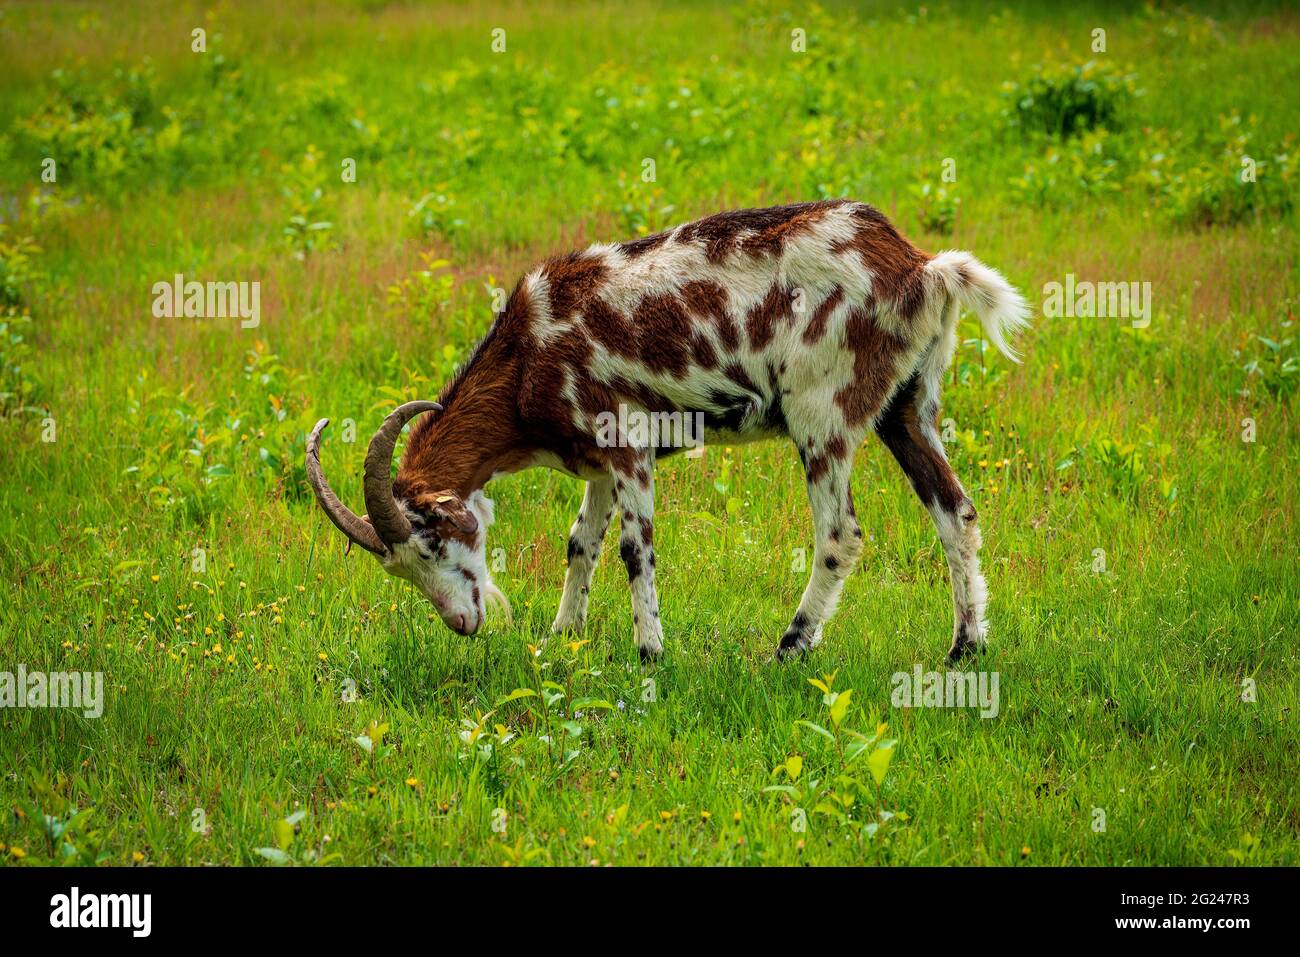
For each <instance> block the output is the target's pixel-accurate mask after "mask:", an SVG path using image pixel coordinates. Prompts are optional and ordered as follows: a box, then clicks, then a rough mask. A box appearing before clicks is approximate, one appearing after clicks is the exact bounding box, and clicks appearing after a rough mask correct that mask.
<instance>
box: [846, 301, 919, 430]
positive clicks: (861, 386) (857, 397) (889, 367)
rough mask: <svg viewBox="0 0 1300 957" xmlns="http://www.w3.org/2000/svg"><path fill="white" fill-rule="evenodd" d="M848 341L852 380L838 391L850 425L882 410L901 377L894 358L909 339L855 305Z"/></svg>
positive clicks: (848, 320) (850, 315)
mask: <svg viewBox="0 0 1300 957" xmlns="http://www.w3.org/2000/svg"><path fill="white" fill-rule="evenodd" d="M844 341H845V345H846V346H848V348H849V349H851V350H852V351H853V381H852V382H851V383H850V384H849V385H847V386H845V387H844V388H843V389H841V390H840V391H839V392H837V393H836V394H835V404H836V405H838V406H839V407H840V409H841V410H842V411H843V412H844V421H845V423H846V424H848V425H849V426H857V425H861V424H862V423H863V422H866V421H867V420H868V419H869V418H871V416H873V415H875V414H876V412H877V411H879V409H880V407H881V405H883V404H884V401H885V399H887V398H888V397H889V393H890V390H891V389H892V388H893V386H894V383H895V381H896V380H897V378H898V371H897V369H896V362H895V360H896V359H897V357H898V356H899V355H900V354H901V353H903V352H904V351H905V350H906V349H907V345H908V344H907V342H906V341H904V340H902V339H900V338H898V337H897V336H895V335H893V334H892V333H890V332H889V331H887V330H886V329H883V328H881V326H880V324H879V323H878V322H876V318H875V316H874V315H873V314H872V313H871V312H870V311H869V310H867V309H865V308H860V309H854V310H853V311H852V312H851V313H849V316H848V319H847V320H846V321H845V324H844Z"/></svg>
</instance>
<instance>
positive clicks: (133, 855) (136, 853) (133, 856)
mask: <svg viewBox="0 0 1300 957" xmlns="http://www.w3.org/2000/svg"><path fill="white" fill-rule="evenodd" d="M131 860H133V861H135V862H136V863H137V864H139V863H140V862H141V861H143V860H144V855H143V854H141V853H140V852H139V851H132V852H131Z"/></svg>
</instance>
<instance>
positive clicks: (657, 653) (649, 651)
mask: <svg viewBox="0 0 1300 957" xmlns="http://www.w3.org/2000/svg"><path fill="white" fill-rule="evenodd" d="M636 653H637V654H638V655H640V656H641V664H643V665H651V664H654V663H655V662H656V661H658V660H659V658H660V657H661V656H662V655H663V653H664V650H663V649H662V648H643V647H641V646H640V645H638V646H637V649H636Z"/></svg>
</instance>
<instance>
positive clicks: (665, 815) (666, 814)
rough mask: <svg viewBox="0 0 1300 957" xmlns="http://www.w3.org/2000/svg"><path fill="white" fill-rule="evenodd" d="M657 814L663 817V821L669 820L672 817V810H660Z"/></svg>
mask: <svg viewBox="0 0 1300 957" xmlns="http://www.w3.org/2000/svg"><path fill="white" fill-rule="evenodd" d="M659 816H660V817H661V818H663V819H664V820H665V821H671V820H672V819H673V812H672V811H660V812H659Z"/></svg>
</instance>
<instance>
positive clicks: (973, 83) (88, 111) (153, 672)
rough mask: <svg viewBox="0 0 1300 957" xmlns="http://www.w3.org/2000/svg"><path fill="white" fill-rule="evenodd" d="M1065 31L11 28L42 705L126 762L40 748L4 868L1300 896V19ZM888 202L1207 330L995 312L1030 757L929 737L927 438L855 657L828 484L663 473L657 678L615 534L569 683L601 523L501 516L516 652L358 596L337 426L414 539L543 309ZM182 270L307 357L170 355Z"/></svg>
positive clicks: (7, 96) (10, 199)
mask: <svg viewBox="0 0 1300 957" xmlns="http://www.w3.org/2000/svg"><path fill="white" fill-rule="evenodd" d="M1059 6H1060V8H1059V9H1058V5H1056V4H1048V3H1043V4H1029V5H1018V4H1005V5H1004V4H991V5H984V4H975V3H965V2H954V3H943V2H940V3H933V4H926V5H925V6H924V7H921V6H918V5H915V4H910V5H898V4H893V3H885V4H880V5H875V4H871V5H863V6H860V7H849V6H847V5H844V6H842V5H839V4H829V5H826V6H824V7H818V6H815V5H806V4H797V5H790V6H788V7H787V6H784V5H781V4H777V3H766V2H764V3H743V4H736V5H735V6H725V5H718V6H703V5H696V4H689V5H688V4H675V3H663V2H647V0H633V2H632V3H628V4H619V5H616V6H610V7H594V6H587V5H579V4H568V3H560V2H555V0H544V2H541V3H530V4H522V3H521V4H507V5H499V6H493V7H491V8H488V7H486V6H485V7H478V6H474V5H466V4H450V3H435V4H430V5H425V4H416V3H412V4H383V3H378V2H369V3H338V4H325V3H284V4H273V5H264V4H251V3H250V4H242V3H233V2H227V0H220V2H215V3H212V4H189V3H177V4H171V3H161V2H149V3H129V4H122V5H120V6H119V5H100V4H93V3H54V4H45V3H38V2H19V3H4V4H0V588H3V595H2V599H0V672H14V671H16V669H17V668H18V666H19V665H20V664H21V665H24V666H25V667H26V669H28V670H29V671H35V670H40V671H50V672H53V671H81V672H102V673H103V676H104V678H103V680H104V701H103V714H102V716H100V717H98V718H87V717H85V716H84V715H83V714H82V713H81V712H80V711H74V710H71V709H56V708H47V709H35V708H19V707H12V708H4V709H0V804H2V805H3V808H4V811H5V813H4V814H3V816H0V860H3V862H4V863H5V864H6V865H9V866H20V867H27V866H40V865H49V864H60V863H82V864H90V863H102V864H108V865H132V864H134V865H137V866H147V865H152V864H191V865H198V864H246V865H272V864H320V863H340V864H456V865H499V864H523V863H531V864H560V865H584V866H585V865H605V864H614V865H635V864H747V865H757V864H784V865H794V864H808V865H826V864H859V863H865V864H922V865H940V864H981V865H983V864H988V865H1011V864H1016V865H1035V864H1082V865H1137V864H1191V865H1201V864H1216V865H1217V864H1233V863H1254V864H1275V865H1288V864H1289V865H1296V864H1300V841H1298V837H1300V788H1297V784H1296V782H1297V754H1298V753H1300V732H1298V730H1297V720H1298V719H1300V707H1298V705H1300V652H1298V651H1297V648H1298V647H1300V646H1298V645H1297V642H1296V632H1297V626H1298V625H1300V575H1298V574H1297V557H1298V555H1297V549H1298V545H1297V535H1296V529H1297V510H1298V509H1300V499H1298V492H1300V485H1298V482H1297V475H1298V474H1300V423H1298V421H1297V392H1298V391H1300V390H1297V384H1298V383H1300V344H1297V338H1296V330H1295V326H1294V318H1293V317H1294V310H1295V304H1296V297H1297V293H1298V292H1300V269H1298V268H1297V254H1298V253H1300V239H1298V238H1297V230H1296V226H1297V211H1296V207H1295V203H1294V195H1295V188H1296V183H1297V169H1296V167H1297V163H1298V162H1300V159H1298V158H1297V156H1296V149H1297V141H1296V132H1297V129H1298V128H1300V98H1297V97H1296V96H1295V95H1294V91H1295V90H1296V89H1300V16H1297V14H1296V13H1294V12H1293V11H1289V10H1288V9H1287V7H1286V6H1285V5H1282V4H1278V5H1276V6H1271V5H1267V4H1263V5H1247V4H1232V3H1215V4H1209V5H1205V6H1201V5H1191V6H1178V5H1172V4H1164V3H1159V4H1154V5H1149V6H1146V7H1131V6H1130V5H1124V4H1113V5H1112V4H1090V3H1084V4H1082V5H1077V6H1076V5H1073V4H1071V5H1059ZM1098 29H1100V30H1104V31H1105V33H1104V37H1101V38H1100V39H1101V42H1102V43H1104V50H1102V49H1098V48H1097V45H1098V42H1099V37H1098V34H1096V33H1095V31H1096V30H1098ZM196 30H201V31H202V33H201V34H196V33H195V31H196ZM496 31H503V32H496ZM196 46H197V47H201V48H202V49H201V50H200V49H195V48H196ZM494 47H495V49H494ZM1287 90H1291V91H1292V93H1290V94H1288V93H1287V92H1286V91H1287ZM51 160H52V161H53V163H52V164H51V163H50V162H49V161H51ZM647 160H648V161H651V162H650V163H649V164H647V162H646V161H647ZM349 164H350V165H349ZM349 171H351V173H352V174H354V175H350V173H349ZM51 177H52V178H51ZM830 196H851V197H853V198H857V199H862V200H866V201H868V202H871V203H873V204H875V205H876V206H878V207H880V208H881V209H882V210H883V211H884V212H885V213H886V214H888V215H889V216H891V217H892V218H893V219H894V221H895V222H896V224H897V225H898V226H899V228H900V229H901V230H902V231H903V232H904V233H905V234H907V235H908V236H909V237H910V238H912V239H913V240H914V241H915V242H916V243H917V244H918V245H920V246H921V247H922V248H924V249H927V250H929V251H931V252H934V251H938V250H940V249H944V248H950V247H951V248H961V249H969V250H971V251H972V252H973V253H974V254H975V255H977V256H978V257H980V258H981V259H982V260H983V261H985V262H987V263H988V264H990V265H993V266H996V267H997V268H999V269H1001V270H1002V271H1003V272H1004V273H1005V274H1006V275H1007V276H1008V277H1009V278H1010V279H1011V281H1012V282H1013V283H1015V284H1016V285H1017V286H1018V287H1019V288H1020V289H1021V290H1022V291H1024V292H1025V293H1026V295H1027V297H1028V298H1029V299H1030V300H1031V301H1032V302H1034V303H1035V304H1036V305H1038V304H1041V302H1042V300H1043V298H1044V287H1045V285H1046V284H1048V283H1052V282H1060V283H1064V282H1065V281H1066V277H1067V275H1072V276H1074V277H1075V278H1076V279H1078V280H1089V281H1126V282H1128V281H1133V282H1138V283H1150V290H1151V295H1150V305H1151V311H1150V317H1149V318H1150V321H1149V324H1142V323H1138V324H1137V325H1135V324H1134V323H1133V322H1131V321H1129V320H1128V319H1124V318H1068V317H1064V316H1045V315H1043V313H1042V311H1041V309H1040V310H1038V311H1037V312H1036V315H1035V318H1034V325H1033V328H1032V329H1031V330H1030V331H1029V332H1028V333H1027V334H1026V335H1025V337H1024V338H1023V339H1022V340H1021V342H1020V346H1021V349H1022V351H1023V353H1024V356H1025V361H1024V363H1023V365H1019V366H1016V365H1012V364H1011V363H1009V362H1007V361H1006V360H1005V359H1004V358H1003V357H1001V356H1000V355H998V354H997V353H996V352H995V351H994V350H992V349H991V348H989V347H988V346H987V344H986V343H985V342H984V341H983V340H982V339H981V338H980V331H979V327H978V324H977V323H976V322H975V321H974V320H973V319H972V318H970V317H966V318H964V319H963V323H962V332H963V341H962V343H961V345H960V348H959V350H958V353H957V356H956V358H955V360H954V363H953V367H952V370H951V373H950V376H949V382H948V384H947V386H946V390H945V407H944V411H943V413H942V414H943V417H944V418H945V419H946V420H951V421H950V422H947V423H946V427H945V432H946V434H945V440H946V442H947V447H948V450H949V456H950V458H951V460H952V462H953V464H954V468H955V469H956V471H957V473H958V475H960V476H961V477H962V479H963V481H964V482H965V484H966V485H967V487H968V488H969V490H970V492H971V495H972V497H973V499H974V501H975V504H976V507H977V508H978V509H979V513H980V517H981V526H982V530H983V535H984V549H983V557H984V569H985V573H986V576H987V578H988V582H989V588H990V592H991V601H990V605H989V619H990V623H991V628H990V647H989V650H988V652H987V653H986V654H985V655H983V656H982V657H981V658H980V659H979V660H978V661H975V662H968V663H966V664H965V665H964V666H963V667H965V668H968V669H976V670H979V671H982V672H986V673H991V672H996V673H997V674H998V676H999V688H1000V709H999V713H998V714H997V716H996V717H992V718H987V719H985V718H981V717H980V715H979V713H978V712H977V711H975V710H972V709H970V708H965V709H941V708H902V707H896V706H894V705H893V704H892V701H891V689H892V680H891V679H892V676H893V675H894V674H895V673H897V672H912V670H913V669H914V668H915V667H916V666H917V665H918V664H919V665H920V666H921V667H922V669H923V670H927V671H928V670H942V669H944V668H945V667H946V666H945V664H944V660H943V658H944V653H945V651H946V650H947V648H948V644H949V640H950V638H951V627H952V624H951V621H952V608H951V602H950V597H949V585H948V570H947V565H946V562H945V561H944V557H943V552H942V549H941V548H940V545H939V542H938V540H937V537H936V535H935V532H934V529H933V525H932V523H931V521H930V518H929V516H928V515H927V514H926V512H925V511H924V509H923V508H922V507H921V506H920V505H919V503H918V502H917V500H916V498H915V496H914V494H913V493H912V491H911V489H910V488H909V487H908V485H907V482H906V481H905V479H904V477H903V475H902V473H901V471H900V470H899V469H898V468H897V466H896V465H895V463H894V462H893V460H892V458H890V456H889V454H888V453H887V451H886V450H885V449H884V448H883V446H881V445H880V443H879V442H877V441H875V440H874V439H871V440H869V441H868V443H867V444H866V446H864V448H863V449H862V450H861V451H860V452H859V454H858V458H857V462H856V465H855V470H854V493H855V497H856V501H857V510H858V514H859V516H860V519H861V521H862V524H863V527H864V529H865V531H866V533H867V534H868V536H869V541H868V547H867V550H866V553H865V555H864V558H863V561H862V564H861V565H860V567H859V569H858V571H857V572H856V573H855V574H854V575H853V577H852V578H850V579H849V582H848V584H847V587H846V590H845V596H844V600H843V602H842V604H841V606H840V610H839V612H838V614H837V616H836V617H835V618H834V619H833V620H832V621H831V623H830V624H829V625H828V626H827V628H826V634H825V640H824V642H823V643H822V645H821V646H820V647H819V648H818V649H816V650H815V651H814V652H813V653H812V654H811V655H809V656H808V657H806V658H805V659H804V660H802V661H799V662H794V663H789V664H785V665H781V664H778V663H776V662H774V661H773V651H774V649H775V646H776V642H777V640H778V639H779V637H780V635H781V633H782V631H783V630H784V629H785V627H786V625H787V624H788V622H789V619H790V616H791V615H792V614H793V612H794V609H795V607H796V604H797V603H798V600H799V596H800V594H801V593H802V590H803V588H804V585H805V581H806V578H807V571H806V569H805V568H804V567H803V565H802V562H801V556H802V554H804V553H803V552H801V550H808V553H810V550H811V548H812V529H811V520H810V515H809V510H808V506H807V502H806V496H805V493H804V482H803V475H802V471H801V469H800V466H799V460H798V457H797V456H796V454H795V452H794V450H793V449H792V448H790V447H789V446H788V445H786V444H778V443H773V444H768V445H760V446H747V447H737V448H734V449H732V448H726V447H720V446H711V447H708V448H707V450H706V452H705V454H704V455H703V456H702V457H700V458H686V457H681V456H678V457H674V458H672V459H670V460H668V461H666V462H664V463H662V464H661V465H660V467H659V470H658V473H657V486H658V495H657V509H656V532H657V538H658V542H657V554H658V560H659V561H658V586H659V594H660V597H661V600H662V616H663V621H664V626H665V649H666V654H665V656H664V658H663V659H662V660H661V661H660V662H659V663H658V664H656V665H651V666H646V667H642V666H641V664H640V662H639V661H638V658H637V653H636V649H635V647H634V643H633V639H632V621H631V616H632V613H631V608H630V603H629V598H628V588H627V582H626V574H625V572H624V570H623V568H622V566H621V564H620V563H619V562H618V561H617V560H616V555H615V554H614V553H615V551H616V550H615V549H614V548H613V546H612V545H611V539H607V541H606V554H605V557H604V560H603V561H602V563H601V567H600V568H599V570H598V572H597V575H596V580H595V583H594V585H593V588H592V592H591V615H590V619H589V623H588V630H587V632H586V634H585V635H584V636H582V639H573V640H570V639H552V640H550V641H547V640H546V639H547V638H548V636H549V630H550V623H551V620H552V618H553V616H554V614H555V610H556V606H557V603H558V601H559V597H560V592H561V585H562V582H563V575H564V568H563V564H564V559H565V543H566V536H567V533H568V529H569V525H570V524H571V522H572V520H573V517H574V515H575V514H576V512H577V508H578V504H579V502H580V500H581V495H582V488H581V485H580V483H578V482H577V481H574V480H572V479H569V478H567V477H564V476H562V475H559V474H556V473H552V472H548V471H543V470H534V471H530V472H525V473H522V474H519V475H515V476H512V477H509V478H506V479H502V480H499V481H496V482H494V483H492V484H491V485H489V487H488V492H489V494H490V495H491V496H492V497H493V499H494V500H495V502H496V506H497V523H496V525H495V526H494V527H493V530H492V532H491V534H490V535H489V541H488V547H489V550H490V551H491V550H494V549H500V551H499V552H493V561H494V562H495V563H496V567H497V568H498V569H499V570H498V571H497V573H496V579H497V581H498V584H500V586H501V587H502V589H503V590H504V591H505V593H506V594H507V596H508V597H509V598H510V600H511V602H512V604H513V607H514V622H513V625H507V624H506V623H505V621H504V620H503V619H501V618H500V617H496V618H491V617H490V618H489V621H488V624H487V625H486V626H485V628H484V629H483V630H482V631H481V632H480V633H479V634H478V635H476V636H474V637H472V638H461V637H459V636H456V635H454V634H452V633H451V632H449V631H448V630H447V629H446V628H445V627H444V626H443V625H442V624H441V622H439V621H438V620H437V618H436V616H435V615H434V614H433V613H432V611H433V610H432V608H431V607H430V606H429V605H428V603H427V602H426V601H425V600H424V599H423V598H422V597H420V596H419V595H418V594H417V593H416V592H414V591H413V590H412V589H411V588H410V587H409V586H408V585H406V584H405V583H404V582H401V581H399V580H397V579H395V578H390V577H388V576H386V575H385V574H384V573H383V572H382V570H381V569H380V568H379V567H378V565H377V563H376V562H374V561H372V560H371V559H370V557H369V556H367V555H366V554H365V553H364V552H362V551H360V550H359V549H354V550H353V553H352V554H351V555H350V556H347V557H345V555H344V553H343V547H342V546H343V541H342V538H341V536H340V535H339V534H338V533H337V532H336V531H335V530H334V528H333V527H332V526H331V525H330V524H329V523H328V522H327V520H326V519H325V517H324V515H323V514H322V513H321V511H320V509H319V508H318V507H317V506H316V504H315V503H314V501H313V499H312V495H311V492H310V489H309V487H308V485H307V483H306V478H305V471H304V467H303V456H304V442H305V436H306V432H307V431H308V430H309V429H310V428H311V426H312V425H313V423H314V422H315V421H316V420H317V419H318V418H319V417H322V416H329V417H330V418H331V420H332V423H333V424H332V425H331V427H330V430H329V431H328V432H327V433H326V441H325V444H324V447H323V463H324V466H325V471H326V473H327V474H328V475H329V476H330V477H331V480H332V482H333V484H334V486H335V488H336V490H337V491H338V492H339V494H340V495H341V497H342V498H343V499H344V501H345V502H348V503H349V504H351V505H352V506H353V507H354V508H358V509H359V506H360V501H361V498H360V496H361V483H360V474H361V467H362V459H363V457H364V453H365V441H366V439H367V438H368V436H369V435H370V433H371V432H372V431H373V430H374V428H376V427H377V425H378V423H379V421H380V420H381V419H382V417H383V415H384V414H385V413H386V412H387V411H388V410H390V409H391V408H392V407H393V406H394V405H395V404H396V403H398V402H400V401H403V400H406V399H415V398H434V397H435V396H436V393H437V392H438V390H439V389H440V387H441V384H442V383H443V382H444V381H445V380H446V379H447V378H448V377H449V376H450V374H451V373H452V371H453V370H454V368H455V367H456V364H457V362H458V361H459V360H461V359H463V358H464V357H465V356H466V355H467V354H468V351H469V349H470V348H471V347H472V345H473V343H474V342H475V341H476V339H477V337H479V336H480V335H482V333H483V332H484V331H485V330H486V328H487V327H488V325H489V323H490V321H491V318H492V311H491V309H492V298H493V290H495V289H497V288H507V289H508V288H510V287H512V286H513V284H514V282H515V281H516V279H517V278H518V277H519V276H520V275H521V274H522V273H523V272H524V270H525V269H526V268H528V267H529V266H530V265H531V264H533V263H535V262H537V261H539V260H541V259H542V258H544V257H546V256H548V255H552V254H556V253H559V252H564V251H568V250H570V249H573V248H576V247H580V246H582V245H585V244H587V243H589V242H594V241H615V240H622V239H629V238H634V237H636V236H637V235H644V234H646V233H649V232H654V231H657V230H659V229H661V228H663V227H665V226H668V225H671V224H674V223H677V222H682V221H686V220H689V219H692V218H695V217H698V216H701V215H706V214H708V213H712V212H716V211H718V210H720V209H724V208H735V207H744V206H761V205H768V204H774V203H780V202H792V201H800V200H808V199H817V198H823V197H830ZM177 274H182V275H183V276H184V277H185V278H186V279H197V280H199V281H208V280H215V281H223V282H224V281H234V282H243V281H249V282H253V281H256V282H258V283H260V317H259V319H260V321H259V323H258V324H257V325H256V326H255V327H249V328H244V327H242V326H241V323H240V321H239V320H238V319H237V318H228V319H221V318H208V319H194V318H191V319H185V318H167V317H165V316H156V315H155V314H154V310H153V309H152V304H153V302H154V294H153V292H152V289H153V286H154V284H155V283H158V282H170V281H171V280H172V279H173V277H174V276H175V275H177ZM348 419H350V420H352V422H353V423H354V427H355V434H356V436H357V441H355V442H351V443H349V442H346V441H344V423H345V420H348ZM615 534H616V531H615V530H611V532H610V536H611V538H612V536H613V535H615ZM814 680H815V681H817V682H820V683H821V684H822V685H825V686H826V687H817V686H815V685H814V684H813V683H812V682H813V681H814Z"/></svg>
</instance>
